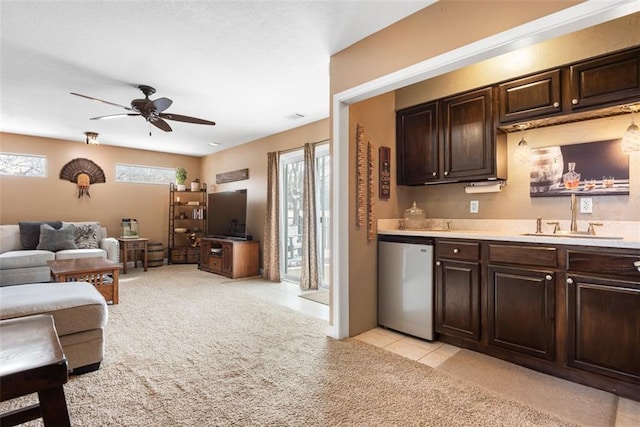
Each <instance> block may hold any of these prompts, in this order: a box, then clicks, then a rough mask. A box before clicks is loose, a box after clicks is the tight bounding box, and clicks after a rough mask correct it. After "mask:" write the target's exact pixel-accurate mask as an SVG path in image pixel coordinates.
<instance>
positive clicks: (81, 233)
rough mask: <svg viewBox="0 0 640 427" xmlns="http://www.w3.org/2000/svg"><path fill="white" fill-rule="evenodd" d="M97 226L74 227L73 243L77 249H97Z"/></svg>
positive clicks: (83, 225)
mask: <svg viewBox="0 0 640 427" xmlns="http://www.w3.org/2000/svg"><path fill="white" fill-rule="evenodd" d="M98 228H99V225H98V224H81V225H75V229H76V230H75V232H74V242H75V244H76V247H77V248H78V249H98V247H99V246H98Z"/></svg>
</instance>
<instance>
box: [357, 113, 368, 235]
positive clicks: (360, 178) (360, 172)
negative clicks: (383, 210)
mask: <svg viewBox="0 0 640 427" xmlns="http://www.w3.org/2000/svg"><path fill="white" fill-rule="evenodd" d="M356 150H357V152H356V226H358V227H362V226H363V225H364V224H365V222H366V203H367V199H366V193H365V191H366V176H367V163H366V162H367V158H366V157H367V154H366V142H365V137H364V126H362V125H361V124H358V125H357V126H356Z"/></svg>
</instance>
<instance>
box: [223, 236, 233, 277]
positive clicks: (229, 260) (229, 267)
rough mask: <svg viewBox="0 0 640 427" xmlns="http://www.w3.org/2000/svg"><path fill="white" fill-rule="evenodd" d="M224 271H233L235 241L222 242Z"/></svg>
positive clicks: (225, 272) (226, 272)
mask: <svg viewBox="0 0 640 427" xmlns="http://www.w3.org/2000/svg"><path fill="white" fill-rule="evenodd" d="M222 272H223V273H224V274H231V273H233V243H223V244H222Z"/></svg>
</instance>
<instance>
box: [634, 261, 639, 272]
mask: <svg viewBox="0 0 640 427" xmlns="http://www.w3.org/2000/svg"><path fill="white" fill-rule="evenodd" d="M633 265H634V266H635V267H637V268H638V271H640V261H635V262H634V263H633Z"/></svg>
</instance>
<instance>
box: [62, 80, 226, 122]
mask: <svg viewBox="0 0 640 427" xmlns="http://www.w3.org/2000/svg"><path fill="white" fill-rule="evenodd" d="M138 89H140V90H141V91H142V93H143V94H144V98H140V99H134V100H133V101H131V106H130V107H127V106H125V105H121V104H116V103H115V102H110V101H105V100H102V99H98V98H94V97H92V96H87V95H82V94H80V93H76V92H71V94H72V95H76V96H80V97H82V98H87V99H91V100H94V101H98V102H102V103H104V104H108V105H113V106H116V107H120V108H124V109H125V110H127V111H130V113H121V114H111V115H107V116H99V117H92V118H91V119H90V120H104V119H115V118H120V117H129V116H142V117H144V119H145V120H146V121H147V122H148V123H149V124H151V125H153V126H155V127H157V128H158V129H161V130H163V131H165V132H171V131H172V130H173V129H171V126H169V123H167V122H166V121H165V120H174V121H177V122H185V123H193V124H198V125H209V126H215V124H216V123H215V122H212V121H211V120H204V119H199V118H196V117H190V116H184V115H181V114H171V113H164V111H165V110H166V109H167V108H169V107H170V106H171V104H173V101H172V100H171V99H169V98H157V99H154V100H152V99H149V96H151V95H153V94H154V93H156V90H155V88H153V87H151V86H147V85H139V86H138Z"/></svg>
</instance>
